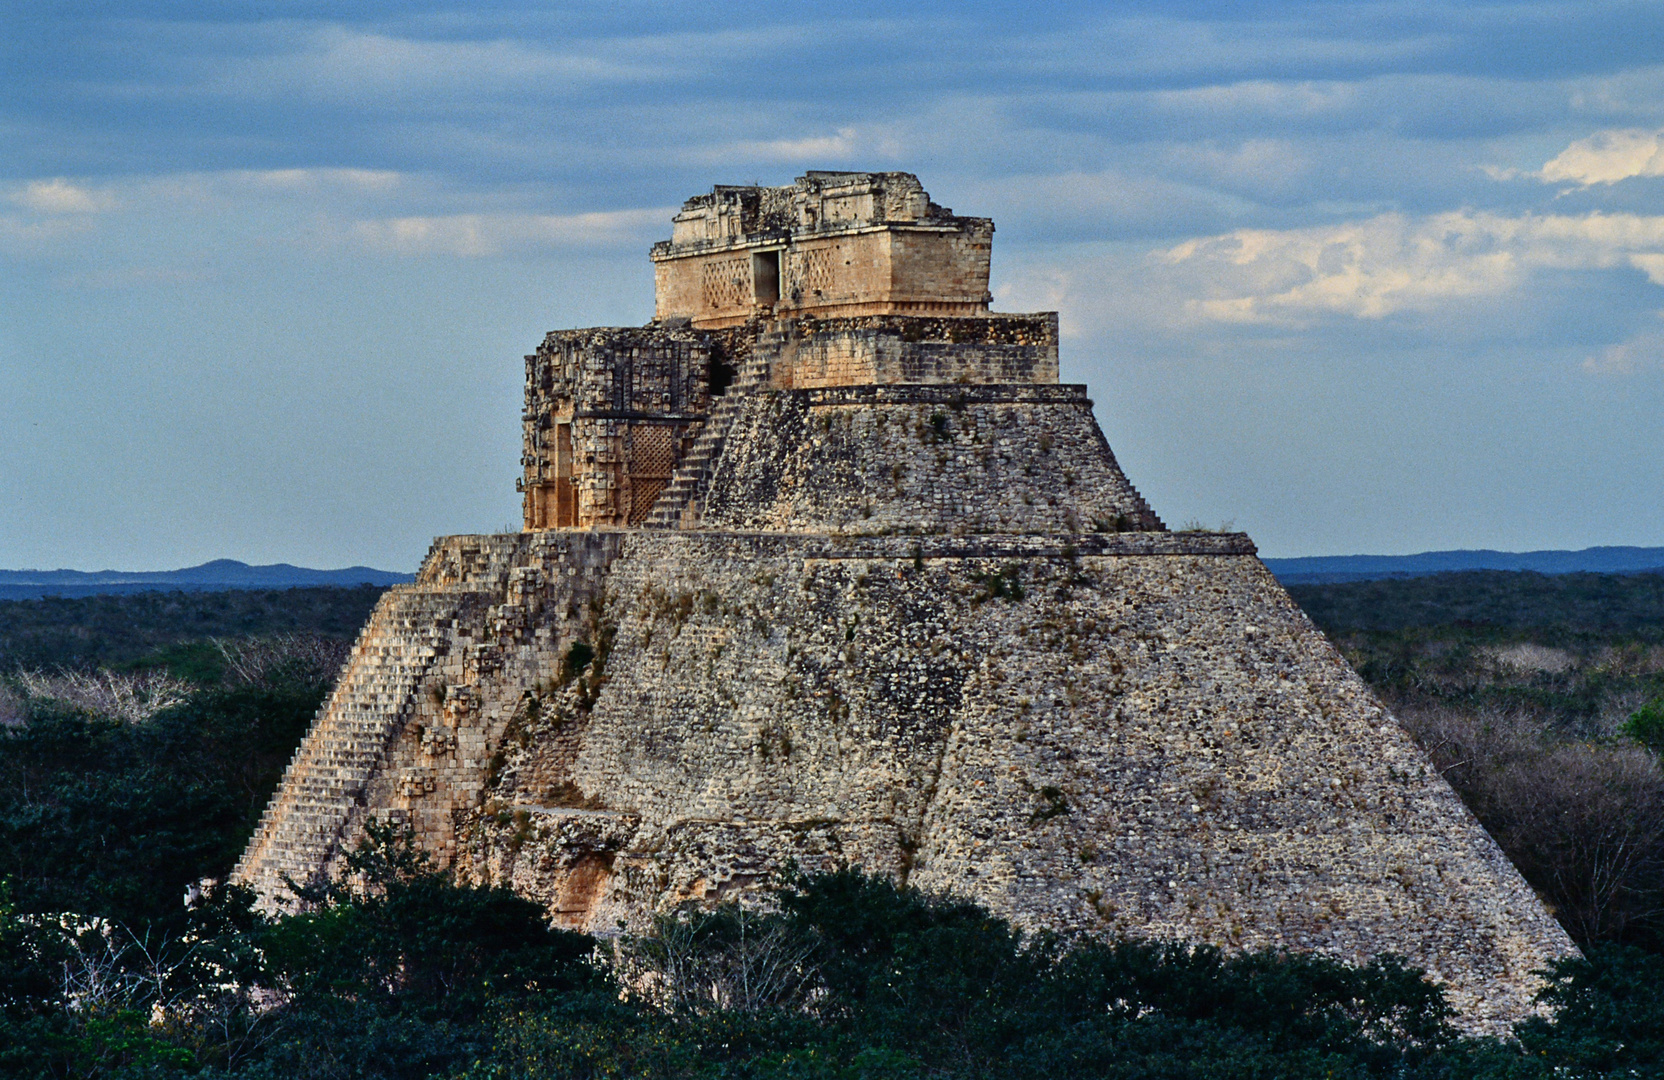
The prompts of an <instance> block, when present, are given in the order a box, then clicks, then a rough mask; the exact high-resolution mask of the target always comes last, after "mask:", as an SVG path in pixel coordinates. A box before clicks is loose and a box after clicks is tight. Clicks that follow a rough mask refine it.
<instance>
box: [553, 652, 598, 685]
mask: <svg viewBox="0 0 1664 1080" xmlns="http://www.w3.org/2000/svg"><path fill="white" fill-rule="evenodd" d="M594 659H595V646H593V645H591V644H590V643H589V642H587V641H574V642H573V643H572V647H571V648H569V649H567V650H566V655H565V656H564V657H562V658H561V664H560V684H561V685H562V686H565V685H566V684H567V683H569V682H571V681H572V680H573V679H576V678H577V677H578V676H579V675H582V674H583V673H584V671H585V669H587V668H588V667H589V663H590V661H591V660H594Z"/></svg>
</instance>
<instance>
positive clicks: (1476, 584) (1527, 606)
mask: <svg viewBox="0 0 1664 1080" xmlns="http://www.w3.org/2000/svg"><path fill="white" fill-rule="evenodd" d="M1288 591H1289V595H1291V596H1293V597H1294V599H1295V600H1296V601H1297V602H1298V603H1299V604H1300V606H1301V607H1302V608H1304V609H1305V611H1306V614H1308V615H1310V616H1311V617H1312V620H1313V621H1314V622H1316V623H1317V624H1318V625H1319V626H1321V627H1323V628H1324V629H1325V630H1326V631H1328V632H1329V633H1331V634H1334V633H1345V632H1347V631H1352V630H1372V631H1389V632H1391V631H1399V630H1408V629H1411V628H1414V627H1428V626H1455V627H1467V628H1476V629H1477V628H1485V629H1490V630H1494V631H1522V630H1530V631H1532V632H1533V640H1537V641H1544V642H1545V643H1546V644H1555V645H1558V644H1561V643H1563V641H1564V640H1567V639H1577V638H1580V637H1584V636H1589V635H1594V636H1600V637H1607V636H1613V635H1618V636H1623V637H1626V638H1635V639H1637V640H1643V641H1649V642H1658V641H1664V574H1537V573H1532V572H1530V571H1517V570H1470V571H1465V572H1462V573H1453V574H1433V575H1430V576H1428V577H1420V578H1407V579H1401V580H1388V581H1357V582H1346V583H1343V584H1332V585H1290V586H1289V587H1288Z"/></svg>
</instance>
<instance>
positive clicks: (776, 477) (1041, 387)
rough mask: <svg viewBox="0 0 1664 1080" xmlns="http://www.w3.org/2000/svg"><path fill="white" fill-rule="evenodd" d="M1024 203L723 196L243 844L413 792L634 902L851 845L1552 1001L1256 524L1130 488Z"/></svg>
mask: <svg viewBox="0 0 1664 1080" xmlns="http://www.w3.org/2000/svg"><path fill="white" fill-rule="evenodd" d="M992 234H993V224H992V222H990V221H988V220H986V219H982V218H963V217H956V216H954V215H953V214H952V212H951V211H949V210H946V209H944V208H942V207H939V206H937V205H935V204H934V203H932V202H931V201H930V199H929V197H928V196H927V195H926V193H925V192H924V190H923V189H922V188H921V187H920V186H919V183H918V181H917V180H916V179H915V178H914V177H912V176H909V175H907V174H904V173H818V172H813V173H809V174H808V175H807V176H805V177H803V178H802V179H800V180H798V181H797V182H796V183H795V184H793V185H791V186H789V187H781V188H766V187H719V188H716V189H715V190H714V191H713V192H712V193H711V194H710V195H702V196H698V197H696V198H694V199H691V200H689V201H688V203H687V204H686V205H685V207H684V208H683V210H682V212H681V213H680V214H678V215H677V216H676V219H675V223H674V225H673V233H672V237H671V239H670V240H669V241H668V242H666V243H662V244H659V245H657V246H656V247H655V248H654V249H653V252H652V258H653V261H654V265H655V271H656V277H657V293H658V297H657V300H658V304H657V314H656V316H655V318H654V320H653V321H652V322H651V323H649V324H648V325H647V326H645V327H632V328H613V327H609V328H599V329H590V330H565V331H556V332H554V333H551V334H550V335H549V336H548V337H547V338H546V339H545V340H544V341H543V343H542V345H541V346H540V347H539V348H538V350H537V352H535V353H534V354H532V355H531V356H528V357H527V358H526V407H525V414H524V424H525V447H524V456H523V459H522V466H523V470H524V471H523V476H522V479H521V487H522V490H523V492H524V498H525V504H524V505H525V529H524V531H523V532H520V533H518V534H510V535H501V536H452V537H446V538H442V539H440V540H438V541H436V542H435V544H434V546H433V549H432V551H431V552H430V553H429V555H428V558H427V561H426V562H425V563H424V564H423V567H422V570H421V573H420V575H419V577H418V579H417V581H416V582H415V584H413V585H409V586H402V587H398V588H394V589H392V590H390V591H389V592H388V593H387V594H386V596H385V597H384V598H383V599H382V601H381V604H380V606H379V607H378V608H377V610H376V612H375V614H374V615H373V616H372V618H371V620H370V623H369V624H368V625H367V626H366V627H365V629H364V631H363V633H362V635H361V637H360V639H359V641H358V644H357V646H356V648H355V649H354V651H353V654H352V658H351V660H350V661H349V662H348V664H347V666H346V668H345V669H344V670H343V672H342V675H341V679H340V682H339V685H338V687H337V689H336V690H335V692H334V695H333V696H332V697H331V698H330V700H329V701H328V703H327V704H326V705H325V707H324V708H323V710H322V711H321V712H320V714H319V716H318V719H317V721H316V722H315V724H314V725H313V727H312V729H311V731H310V732H309V734H308V735H307V737H306V740H305V742H304V744H303V745H302V746H301V748H300V750H299V751H298V752H297V753H296V755H295V758H294V761H293V762H292V763H291V765H290V767H289V769H288V772H287V773H286V775H285V777H284V781H283V784H282V786H281V788H280V789H279V791H278V793H277V795H276V796H275V797H274V798H273V800H272V803H271V806H270V807H269V808H268V810H267V811H266V814H265V816H264V818H263V819H262V822H261V825H260V828H259V830H258V832H257V833H256V835H255V837H254V839H253V840H252V841H251V843H250V844H249V847H248V850H247V851H246V852H245V853H244V855H243V858H242V861H241V862H240V864H239V865H238V868H237V876H238V877H239V879H241V880H243V881H245V882H248V883H250V884H252V885H254V886H255V887H256V888H257V889H258V890H259V891H260V893H261V895H262V897H263V898H264V900H265V902H266V903H268V904H271V905H277V904H281V903H282V902H283V899H284V897H285V896H286V894H287V885H286V880H296V881H301V880H306V879H309V878H312V877H314V876H316V875H326V874H330V873H333V872H336V871H337V870H338V867H339V860H340V856H341V853H342V852H343V851H344V850H346V849H348V848H349V846H350V845H352V844H353V843H355V842H356V839H357V837H358V836H359V835H361V831H362V828H363V825H364V822H365V821H366V820H367V819H369V818H371V817H380V818H386V819H393V820H398V821H402V822H405V823H407V824H408V825H409V826H410V827H411V828H412V829H413V830H414V832H415V835H416V836H417V837H418V838H419V840H420V842H421V843H422V844H423V845H424V846H425V847H426V848H427V849H428V850H430V851H431V852H432V853H434V854H435V855H436V856H437V857H438V858H440V859H441V860H442V861H444V862H445V863H446V864H448V865H450V866H452V867H454V868H455V870H456V872H457V873H458V874H460V875H462V876H463V877H465V878H468V879H472V880H480V881H494V882H503V883H507V884H509V885H511V886H513V887H514V888H515V889H517V890H519V891H520V892H522V893H524V894H526V895H528V896H532V897H535V898H537V899H539V900H541V901H542V902H544V903H546V904H547V905H548V907H549V909H550V911H551V913H552V915H553V917H554V918H556V919H557V920H558V921H559V922H560V923H562V924H563V925H566V926H570V927H575V928H580V929H585V930H590V931H593V932H597V933H612V932H615V931H616V929H617V927H618V926H619V925H620V924H621V923H624V924H631V923H635V924H639V922H640V921H641V919H642V918H643V917H644V916H645V915H646V914H647V913H650V912H652V911H654V910H657V909H664V908H666V907H670V906H673V905H676V904H680V903H685V902H713V901H717V900H721V899H723V898H728V897H733V896H736V895H740V894H744V893H747V892H748V891H750V890H753V889H758V888H765V887H766V885H767V882H768V880H769V877H770V875H771V874H772V873H774V872H775V871H777V870H779V869H780V868H781V867H782V866H783V865H785V864H786V863H787V862H788V861H793V860H795V861H796V862H797V863H798V864H800V865H802V866H805V867H809V868H813V867H819V866H830V865H834V864H838V863H855V864H860V865H861V866H863V867H865V868H867V869H868V870H871V871H877V872H883V873H887V874H891V875H894V876H895V877H897V878H899V879H901V880H904V881H908V882H911V883H912V884H915V885H918V886H921V887H924V888H927V889H938V890H951V891H953V892H956V893H960V894H964V895H968V896H971V897H973V898H975V899H977V900H979V901H981V902H983V903H985V904H987V905H988V906H989V907H991V908H992V909H994V910H995V911H997V912H1000V913H1002V914H1004V915H1007V916H1009V917H1011V918H1012V919H1014V920H1016V921H1017V922H1018V923H1019V924H1021V925H1024V926H1029V927H1049V928H1053V929H1057V930H1060V931H1065V932H1072V933H1084V934H1094V935H1143V936H1161V937H1175V938H1181V939H1186V940H1195V941H1207V942H1213V943H1215V944H1218V945H1221V946H1224V947H1227V948H1262V947H1268V946H1276V947H1287V948H1292V949H1312V950H1318V951H1321V952H1325V953H1329V954H1332V955H1335V956H1339V957H1343V958H1346V959H1349V960H1364V959H1367V958H1369V957H1371V956H1373V955H1375V954H1377V953H1380V952H1385V951H1390V952H1395V953H1399V954H1401V955H1405V956H1407V957H1409V958H1410V959H1411V960H1412V961H1413V962H1415V963H1417V964H1419V965H1421V966H1422V967H1424V968H1426V969H1427V970H1428V971H1429V972H1430V973H1432V975H1433V977H1435V978H1437V979H1439V980H1441V981H1442V982H1443V983H1445V984H1446V986H1447V987H1448V989H1449V992H1450V995H1451V998H1452V1000H1453V1002H1454V1003H1455V1004H1456V1005H1457V1006H1458V1008H1459V1009H1460V1010H1461V1011H1462V1014H1463V1018H1464V1022H1465V1023H1466V1024H1467V1025H1468V1026H1469V1027H1472V1028H1474V1029H1476V1030H1497V1029H1498V1025H1501V1024H1505V1023H1507V1022H1508V1021H1511V1020H1513V1019H1516V1018H1518V1017H1519V1016H1521V1015H1522V1014H1523V1013H1524V1012H1525V1011H1526V1010H1527V1009H1528V1008H1529V996H1530V993H1531V991H1532V989H1533V987H1534V985H1535V983H1534V978H1533V976H1532V974H1531V972H1532V971H1533V970H1534V969H1537V968H1541V967H1542V966H1544V964H1545V963H1547V962H1548V961H1549V960H1551V959H1553V958H1555V957H1558V956H1561V955H1565V954H1567V953H1569V952H1570V951H1571V949H1572V946H1571V943H1570V941H1569V940H1568V939H1567V937H1566V935H1565V934H1564V933H1563V932H1562V931H1561V929H1560V928H1559V926H1558V925H1557V924H1556V923H1555V922H1554V920H1553V919H1552V918H1551V917H1550V916H1549V914H1548V913H1547V911H1545V909H1544V908H1543V905H1542V904H1541V903H1540V902H1539V901H1538V899H1537V898H1536V897H1535V896H1534V895H1533V894H1532V892H1531V890H1530V889H1529V888H1528V887H1527V886H1526V884H1525V882H1524V881H1523V880H1522V879H1521V878H1520V876H1519V874H1518V873H1517V872H1516V871H1515V870H1514V868H1513V867H1512V866H1511V865H1510V864H1509V863H1508V861H1507V859H1506V858H1505V857H1504V856H1503V854H1502V852H1501V851H1500V850H1499V849H1498V848H1497V846H1496V844H1495V843H1494V842H1493V841H1492V840H1491V838H1490V837H1489V836H1487V835H1486V833H1485V832H1484V830H1483V829H1482V828H1481V827H1480V826H1479V825H1478V824H1477V822H1476V821H1475V820H1474V819H1473V817H1472V816H1471V815H1470V814H1469V813H1468V812H1467V810H1466V809H1465V808H1464V807H1463V806H1462V804H1461V803H1460V802H1459V801H1458V799H1457V798H1456V796H1455V794H1454V793H1453V792H1452V791H1451V789H1450V788H1449V786H1448V785H1446V784H1445V782H1444V781H1443V780H1442V779H1441V778H1440V777H1439V776H1438V774H1437V773H1436V772H1435V771H1434V770H1433V769H1432V768H1430V766H1429V765H1428V763H1427V761H1426V759H1425V758H1424V757H1423V755H1422V754H1421V753H1420V752H1419V751H1418V750H1417V749H1416V747H1415V746H1414V745H1413V744H1412V743H1411V742H1410V740H1409V738H1408V737H1407V736H1406V735H1405V734H1404V732H1403V731H1402V730H1401V729H1400V728H1399V726H1398V724H1397V723H1396V722H1395V721H1394V720H1393V718H1392V717H1391V716H1390V715H1389V714H1388V713H1387V712H1386V710H1385V709H1384V708H1383V707H1382V706H1381V704H1380V702H1379V701H1377V700H1376V699H1375V697H1374V696H1373V695H1372V694H1371V693H1370V691H1369V690H1368V688H1367V687H1365V686H1364V684H1363V683H1362V682H1361V681H1360V680H1359V679H1358V677H1357V676H1356V675H1355V674H1354V673H1353V672H1352V671H1351V669H1350V668H1349V667H1348V666H1347V664H1346V662H1345V661H1344V660H1343V659H1342V658H1341V656H1340V655H1339V654H1338V653H1337V652H1336V651H1335V649H1334V647H1333V646H1332V645H1330V643H1329V642H1328V641H1327V640H1326V639H1325V638H1324V637H1323V635H1322V634H1321V633H1319V632H1318V631H1317V630H1316V629H1315V628H1314V627H1313V626H1312V624H1311V623H1310V622H1309V621H1308V620H1307V619H1306V617H1305V616H1304V615H1303V614H1302V613H1301V612H1300V610H1299V609H1298V608H1297V607H1296V606H1295V605H1294V604H1293V603H1292V602H1291V601H1290V599H1289V597H1288V596H1287V594H1286V593H1284V591H1283V590H1282V589H1281V588H1280V587H1279V586H1278V585H1277V583H1276V581H1275V580H1274V579H1273V578H1272V577H1271V575H1270V574H1269V573H1268V572H1267V571H1266V569H1265V567H1264V566H1263V565H1262V564H1261V563H1260V561H1259V559H1258V558H1256V556H1255V549H1254V546H1253V544H1252V543H1251V542H1250V541H1249V539H1248V538H1247V537H1246V536H1243V535H1241V534H1234V533H1205V532H1171V531H1168V530H1167V529H1166V528H1165V526H1164V525H1163V524H1162V522H1161V520H1160V519H1159V518H1158V517H1157V516H1156V515H1155V514H1154V513H1153V512H1152V511H1151V509H1150V507H1149V506H1148V505H1147V504H1146V503H1145V501H1144V499H1143V498H1142V497H1141V496H1140V495H1139V493H1138V492H1137V490H1136V489H1134V488H1133V487H1132V485H1131V484H1130V483H1128V481H1127V479H1126V477H1125V476H1124V475H1123V474H1122V472H1121V470H1120V468H1119V466H1118V465H1117V464H1116V460H1115V457H1114V455H1113V454H1112V453H1111V452H1110V448H1109V445H1108V443H1107V442H1105V440H1104V436H1103V434H1102V433H1101V432H1100V430H1099V428H1098V426H1097V423H1096V421H1095V420H1094V418H1093V413H1092V403H1091V401H1089V400H1088V399H1087V396H1086V387H1084V386H1079V385H1071V384H1064V383H1059V382H1058V335H1057V317H1056V315H1055V314H1053V313H1040V314H1028V315H1004V314H992V313H990V312H989V311H988V303H989V294H988V271H989V254H990V241H991V238H992Z"/></svg>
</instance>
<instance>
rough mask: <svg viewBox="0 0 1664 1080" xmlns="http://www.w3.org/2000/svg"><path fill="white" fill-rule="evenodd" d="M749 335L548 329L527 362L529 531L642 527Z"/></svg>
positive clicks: (524, 460)
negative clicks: (714, 389)
mask: <svg viewBox="0 0 1664 1080" xmlns="http://www.w3.org/2000/svg"><path fill="white" fill-rule="evenodd" d="M754 336H755V328H745V327H741V328H737V329H735V330H733V331H728V332H717V333H712V332H705V331H695V330H690V329H687V328H685V327H680V328H678V327H601V328H595V329H589V330H565V331H556V332H554V333H551V334H549V335H548V337H546V338H545V339H544V341H543V344H542V345H541V346H540V347H539V348H538V351H537V352H535V353H533V354H531V355H530V356H527V357H526V404H525V410H524V412H523V414H522V417H521V419H522V425H523V427H524V439H525V441H524V449H523V451H522V457H521V464H522V467H523V469H524V475H523V477H522V479H521V481H520V485H519V486H520V489H521V491H522V492H523V493H524V495H523V509H524V515H525V527H526V528H527V529H548V528H574V527H576V528H590V527H594V526H619V527H621V526H627V525H638V524H640V523H641V522H642V520H643V519H645V518H646V516H647V512H648V511H649V510H650V509H651V508H652V506H653V503H654V501H655V500H656V499H657V498H658V496H659V493H660V492H661V491H663V489H664V488H665V486H666V485H667V484H668V483H669V482H670V478H671V476H672V475H673V474H674V472H675V467H676V463H677V461H678V460H680V458H681V456H682V455H683V453H685V452H686V450H687V447H688V446H689V445H690V444H691V443H692V442H693V440H694V439H695V438H696V437H697V436H698V434H699V430H700V427H701V425H702V424H703V422H704V419H705V417H706V416H707V415H708V414H709V412H710V407H711V390H712V380H713V377H714V378H716V379H717V383H718V387H719V388H720V384H721V381H722V379H723V378H725V377H727V376H728V375H731V373H732V371H733V369H734V365H735V364H737V363H742V362H743V359H744V356H745V355H746V354H747V353H748V351H749V349H750V345H751V340H752V338H753V337H754Z"/></svg>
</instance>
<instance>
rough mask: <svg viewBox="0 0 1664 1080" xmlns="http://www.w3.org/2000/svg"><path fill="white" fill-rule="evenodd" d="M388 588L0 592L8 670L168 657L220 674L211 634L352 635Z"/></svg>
mask: <svg viewBox="0 0 1664 1080" xmlns="http://www.w3.org/2000/svg"><path fill="white" fill-rule="evenodd" d="M384 591H386V590H384V589H383V588H381V587H380V586H376V585H361V586H355V587H352V588H306V589H228V590H223V591H220V592H144V593H129V594H126V595H115V596H86V597H76V598H64V597H46V598H44V599H40V600H6V601H0V672H4V671H10V670H12V669H14V668H18V667H27V668H37V667H52V666H56V665H64V666H69V667H80V666H94V665H102V666H105V667H112V668H125V667H132V666H152V665H153V664H154V663H155V662H156V661H157V660H158V659H166V660H168V661H169V663H168V666H170V667H174V668H175V670H176V671H177V673H178V674H180V675H183V676H184V677H187V678H192V677H196V678H198V681H206V682H211V681H215V680H217V679H218V677H219V672H220V668H219V662H218V660H217V659H216V654H215V652H214V650H213V648H212V646H210V645H208V644H207V642H206V639H208V638H213V637H222V638H237V637H270V636H272V635H276V634H311V635H317V636H321V637H329V638H343V639H349V640H350V639H351V638H353V637H355V636H357V634H358V630H359V628H360V627H362V626H363V625H364V623H365V621H366V620H368V619H369V617H370V611H371V609H373V608H374V607H375V606H376V601H377V600H378V599H380V598H381V594H382V593H383V592H384ZM203 665H206V666H203Z"/></svg>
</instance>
